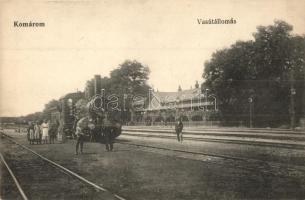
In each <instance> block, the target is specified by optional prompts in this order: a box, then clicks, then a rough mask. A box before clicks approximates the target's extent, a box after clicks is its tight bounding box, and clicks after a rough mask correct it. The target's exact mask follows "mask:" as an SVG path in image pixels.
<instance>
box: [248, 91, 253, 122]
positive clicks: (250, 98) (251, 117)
mask: <svg viewBox="0 0 305 200" xmlns="http://www.w3.org/2000/svg"><path fill="white" fill-rule="evenodd" d="M248 101H249V121H250V128H252V127H253V98H252V97H249V98H248Z"/></svg>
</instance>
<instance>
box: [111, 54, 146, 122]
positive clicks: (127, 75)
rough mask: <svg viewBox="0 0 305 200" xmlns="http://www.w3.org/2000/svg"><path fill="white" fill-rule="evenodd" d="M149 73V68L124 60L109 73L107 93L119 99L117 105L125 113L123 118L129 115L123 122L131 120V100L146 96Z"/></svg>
mask: <svg viewBox="0 0 305 200" xmlns="http://www.w3.org/2000/svg"><path fill="white" fill-rule="evenodd" d="M149 73H150V70H149V68H148V67H147V66H144V65H142V64H141V63H140V62H138V61H136V60H133V61H131V60H126V61H125V62H123V63H122V64H120V66H119V67H118V68H116V69H114V70H112V71H111V73H110V79H109V82H108V86H109V89H108V91H110V92H111V93H112V94H116V95H118V96H119V97H120V98H119V105H120V107H121V109H123V111H127V112H126V113H125V114H124V116H125V115H128V114H131V116H125V117H124V118H125V120H128V119H126V118H131V119H130V120H132V118H133V116H132V115H133V110H132V100H133V98H134V97H135V96H147V93H148V91H149V88H150V87H149V86H148V84H147V80H148V76H149ZM128 121H129V120H128Z"/></svg>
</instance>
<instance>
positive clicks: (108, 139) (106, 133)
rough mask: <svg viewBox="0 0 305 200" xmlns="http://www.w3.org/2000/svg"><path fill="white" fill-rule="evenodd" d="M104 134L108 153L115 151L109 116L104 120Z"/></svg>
mask: <svg viewBox="0 0 305 200" xmlns="http://www.w3.org/2000/svg"><path fill="white" fill-rule="evenodd" d="M103 134H104V139H105V145H106V150H107V151H112V150H113V128H112V124H111V122H110V121H109V119H108V116H107V114H106V115H105V118H104V120H103Z"/></svg>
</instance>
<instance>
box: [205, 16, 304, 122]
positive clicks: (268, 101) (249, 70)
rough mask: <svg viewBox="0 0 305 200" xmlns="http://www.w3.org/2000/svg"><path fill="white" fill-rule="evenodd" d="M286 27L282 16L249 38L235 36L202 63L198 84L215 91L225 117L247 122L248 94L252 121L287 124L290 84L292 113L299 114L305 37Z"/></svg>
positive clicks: (301, 99) (287, 25)
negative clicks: (237, 39)
mask: <svg viewBox="0 0 305 200" xmlns="http://www.w3.org/2000/svg"><path fill="white" fill-rule="evenodd" d="M292 29H293V28H292V26H291V25H289V24H287V23H286V22H284V21H275V22H274V24H273V25H270V26H259V27H257V32H255V33H254V34H253V37H254V40H249V41H237V42H236V43H235V44H233V45H231V47H230V48H225V49H222V50H218V51H216V52H215V53H213V55H212V58H211V60H209V61H208V62H206V63H205V64H204V67H205V68H204V73H203V78H204V79H205V82H204V84H203V87H205V88H209V89H210V90H211V91H212V92H213V93H214V94H215V95H216V96H217V98H218V100H219V101H218V102H219V103H220V104H219V109H220V113H221V116H222V118H223V119H224V120H225V121H232V120H234V121H244V122H246V123H248V119H249V117H248V116H249V98H252V99H253V104H254V122H255V124H256V125H261V126H278V125H279V124H289V116H290V114H289V113H290V111H291V106H290V104H291V103H290V100H291V99H290V95H291V92H290V89H291V88H295V89H296V94H295V110H296V117H297V118H299V117H300V116H301V114H302V110H303V109H304V108H303V106H304V105H303V100H304V99H303V97H304V96H303V95H304V90H305V87H304V73H305V71H304V68H305V67H304V66H305V37H304V36H298V35H292V34H291V31H292Z"/></svg>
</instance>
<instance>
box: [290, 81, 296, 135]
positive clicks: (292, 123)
mask: <svg viewBox="0 0 305 200" xmlns="http://www.w3.org/2000/svg"><path fill="white" fill-rule="evenodd" d="M295 95H296V90H295V88H294V87H291V88H290V107H291V108H290V128H291V129H292V130H294V127H295V103H294V97H295Z"/></svg>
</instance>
